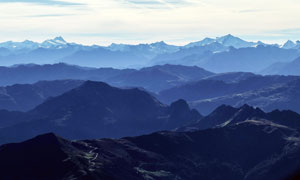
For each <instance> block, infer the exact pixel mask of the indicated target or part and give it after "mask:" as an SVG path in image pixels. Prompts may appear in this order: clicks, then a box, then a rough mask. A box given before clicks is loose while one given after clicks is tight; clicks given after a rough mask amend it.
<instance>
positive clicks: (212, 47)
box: [0, 34, 300, 73]
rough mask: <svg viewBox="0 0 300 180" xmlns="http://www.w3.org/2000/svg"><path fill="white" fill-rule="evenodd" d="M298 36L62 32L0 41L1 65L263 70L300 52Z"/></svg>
mask: <svg viewBox="0 0 300 180" xmlns="http://www.w3.org/2000/svg"><path fill="white" fill-rule="evenodd" d="M299 47H300V46H299V42H298V41H297V42H295V43H294V42H292V41H288V42H287V43H285V44H284V45H282V46H281V45H277V44H265V43H262V42H260V41H259V42H248V41H245V40H242V39H240V38H238V37H235V36H232V35H230V34H229V35H226V36H222V37H218V38H214V39H213V38H205V39H204V40H202V41H198V42H193V43H189V44H187V45H185V46H174V45H169V44H166V43H165V42H163V41H161V42H156V43H152V44H138V45H128V44H111V45H110V46H98V45H92V46H86V45H81V44H76V43H69V42H66V41H65V40H64V39H63V38H62V37H56V38H54V39H49V40H46V41H44V42H42V43H37V42H33V41H29V40H26V41H24V42H12V41H9V42H4V43H0V65H4V66H8V65H15V64H28V63H35V64H53V63H59V62H63V63H68V64H74V65H80V66H89V67H114V68H136V67H145V66H153V65H158V64H178V65H197V66H200V67H203V68H205V69H208V70H210V71H214V72H229V71H230V72H231V71H247V72H256V73H257V72H261V71H263V70H264V69H266V68H268V67H269V66H271V65H273V64H274V63H286V62H291V61H292V60H294V59H296V58H297V57H299V56H300V52H299Z"/></svg>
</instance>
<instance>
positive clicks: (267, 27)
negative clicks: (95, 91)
mask: <svg viewBox="0 0 300 180" xmlns="http://www.w3.org/2000/svg"><path fill="white" fill-rule="evenodd" d="M299 9H300V1H299V0H61V1H58V0H0V24H1V26H0V41H1V42H2V41H7V40H14V41H23V40H25V39H30V40H34V41H43V40H45V39H49V38H53V37H55V36H63V37H64V38H65V39H66V40H67V41H71V42H78V43H84V44H99V45H108V44H110V43H112V42H115V43H130V44H136V43H150V42H156V41H161V40H164V41H165V42H167V43H170V44H185V43H187V42H191V41H198V40H201V39H203V38H204V37H217V36H222V35H226V34H229V33H230V34H232V35H235V36H239V37H241V38H243V39H245V40H253V41H257V40H262V41H264V42H269V43H273V42H278V43H282V42H283V41H286V40H287V39H291V40H297V39H300V37H299V36H300V21H299V20H300V10H299Z"/></svg>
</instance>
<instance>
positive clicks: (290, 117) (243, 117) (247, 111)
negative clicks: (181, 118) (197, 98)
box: [177, 104, 300, 131]
mask: <svg viewBox="0 0 300 180" xmlns="http://www.w3.org/2000/svg"><path fill="white" fill-rule="evenodd" d="M247 120H258V121H260V122H272V123H276V124H280V125H284V126H287V127H291V128H295V129H299V128H300V115H299V114H297V113H295V112H293V111H289V110H284V111H279V110H274V111H272V112H269V113H265V112H264V111H262V110H261V109H259V108H253V107H251V106H249V105H247V104H245V105H243V106H241V107H238V108H234V107H232V106H228V105H221V106H219V107H218V108H216V109H215V110H214V111H213V112H212V113H211V114H209V115H208V116H205V117H204V118H201V119H200V120H198V121H197V122H195V123H192V124H189V125H187V126H184V127H182V128H178V129H177V130H178V131H190V130H202V129H208V128H214V127H225V126H230V125H233V124H237V123H240V122H244V121H247Z"/></svg>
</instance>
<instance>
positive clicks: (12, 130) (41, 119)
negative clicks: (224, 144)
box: [0, 81, 201, 143]
mask: <svg viewBox="0 0 300 180" xmlns="http://www.w3.org/2000/svg"><path fill="white" fill-rule="evenodd" d="M26 115H27V116H29V117H30V118H29V119H26V122H23V123H19V124H16V125H14V126H11V127H7V128H3V129H2V130H1V132H0V142H1V143H5V142H15V141H20V140H24V139H27V138H31V137H34V136H36V135H38V134H42V133H47V132H55V133H57V134H59V135H61V136H63V137H66V138H68V139H86V138H101V137H122V136H133V135H140V134H145V133H150V132H154V131H159V130H169V129H174V128H176V127H178V126H182V125H184V124H189V123H190V122H192V121H196V120H198V119H200V118H201V115H200V114H199V113H198V112H197V111H195V110H190V109H189V106H188V105H187V103H186V102H185V101H184V100H179V101H177V102H174V103H173V104H171V105H170V106H166V105H164V104H162V103H160V102H159V101H158V100H157V99H155V98H154V97H153V96H151V95H149V94H148V93H147V92H145V91H142V90H140V89H137V88H135V89H118V88H115V87H111V86H109V85H108V84H105V83H102V82H92V81H87V82H85V83H84V84H82V85H81V86H79V87H78V88H75V89H73V90H71V91H68V92H66V93H64V94H62V95H60V96H57V97H53V98H50V99H48V100H47V101H46V102H44V103H42V104H41V105H39V106H37V107H36V108H34V109H33V110H31V111H29V112H27V113H26Z"/></svg>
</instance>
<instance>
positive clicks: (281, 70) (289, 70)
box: [263, 57, 300, 76]
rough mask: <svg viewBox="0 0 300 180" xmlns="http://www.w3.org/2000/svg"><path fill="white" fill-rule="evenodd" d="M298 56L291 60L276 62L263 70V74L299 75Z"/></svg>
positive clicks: (299, 61)
mask: <svg viewBox="0 0 300 180" xmlns="http://www.w3.org/2000/svg"><path fill="white" fill-rule="evenodd" d="M299 66H300V57H298V58H296V59H295V60H293V61H292V62H287V63H276V64H273V65H271V66H269V67H268V68H266V69H264V70H263V73H264V74H282V75H296V76H298V75H300V68H299Z"/></svg>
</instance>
